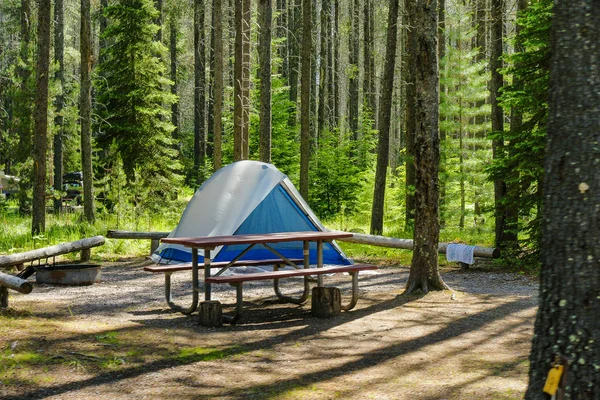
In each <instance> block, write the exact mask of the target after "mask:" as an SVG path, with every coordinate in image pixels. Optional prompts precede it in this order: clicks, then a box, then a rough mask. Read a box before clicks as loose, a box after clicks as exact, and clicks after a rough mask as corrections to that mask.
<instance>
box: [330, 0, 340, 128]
mask: <svg viewBox="0 0 600 400" xmlns="http://www.w3.org/2000/svg"><path fill="white" fill-rule="evenodd" d="M333 26H334V29H333V69H332V72H333V73H332V78H331V85H332V86H333V92H332V96H333V106H332V114H333V118H332V125H333V126H336V127H339V124H340V83H341V81H340V1H339V0H333Z"/></svg>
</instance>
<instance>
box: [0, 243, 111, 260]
mask: <svg viewBox="0 0 600 400" xmlns="http://www.w3.org/2000/svg"><path fill="white" fill-rule="evenodd" d="M105 241H106V239H105V238H104V236H94V237H91V238H85V239H81V240H76V241H74V242H67V243H61V244H57V245H54V246H49V247H43V248H41V249H36V250H31V251H26V252H24V253H15V254H10V255H6V256H0V267H12V266H15V265H23V264H24V263H26V262H30V261H35V260H41V259H43V258H50V257H55V256H59V255H61V254H67V253H73V252H76V251H81V261H89V259H90V249H91V248H92V247H97V246H102V245H103V244H104V242H105Z"/></svg>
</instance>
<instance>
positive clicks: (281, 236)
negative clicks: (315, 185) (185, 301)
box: [147, 231, 377, 321]
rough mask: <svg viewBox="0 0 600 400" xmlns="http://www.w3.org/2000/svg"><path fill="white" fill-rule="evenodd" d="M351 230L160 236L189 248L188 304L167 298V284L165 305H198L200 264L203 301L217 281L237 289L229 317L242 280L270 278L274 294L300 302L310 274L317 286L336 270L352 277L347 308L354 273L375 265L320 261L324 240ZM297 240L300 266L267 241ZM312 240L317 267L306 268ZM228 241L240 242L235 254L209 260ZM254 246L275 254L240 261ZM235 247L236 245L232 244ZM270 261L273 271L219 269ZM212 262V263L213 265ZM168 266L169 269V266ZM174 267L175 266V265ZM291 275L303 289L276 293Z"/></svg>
mask: <svg viewBox="0 0 600 400" xmlns="http://www.w3.org/2000/svg"><path fill="white" fill-rule="evenodd" d="M351 236H352V233H348V232H329V231H325V232H323V231H306V232H280V233H269V234H251V235H231V236H203V237H180V238H164V239H162V242H163V243H172V244H179V245H182V246H185V247H188V248H190V250H191V252H192V264H191V270H192V304H191V306H190V307H188V308H184V307H181V306H178V305H176V304H174V303H173V302H172V299H170V288H169V290H168V294H167V302H168V303H169V306H170V307H171V308H173V309H175V310H177V311H181V312H183V313H184V314H191V313H192V312H194V311H195V310H196V309H197V308H198V303H199V293H200V291H201V289H200V279H199V275H200V274H199V271H200V267H203V269H204V299H205V301H207V302H208V301H210V300H211V285H212V284H218V283H229V284H231V285H233V286H235V287H236V289H237V304H236V314H235V316H234V318H233V320H234V321H235V320H237V318H239V315H240V314H241V307H242V284H243V282H246V281H253V280H274V282H275V283H274V285H275V292H276V293H277V295H278V297H280V298H281V299H284V300H287V301H291V302H294V303H301V302H304V301H306V299H307V298H308V292H309V280H308V277H309V276H311V275H316V276H317V282H318V286H319V287H321V286H322V283H323V281H322V276H323V274H329V273H339V272H348V273H350V274H351V275H352V277H353V286H352V287H353V294H352V301H351V302H350V304H349V305H347V306H344V307H343V308H342V309H345V310H348V309H351V308H352V307H354V305H355V304H356V296H357V293H356V292H357V287H358V283H357V277H356V275H357V274H358V272H359V271H361V270H367V269H376V268H377V267H376V266H373V265H363V264H361V265H345V266H334V267H324V265H323V244H324V243H326V242H331V241H332V240H335V239H341V238H348V237H351ZM298 241H301V242H302V243H303V260H302V265H303V267H302V268H301V267H300V266H299V265H298V264H299V263H298V260H297V259H290V258H288V257H285V256H284V255H283V254H281V253H280V252H279V251H277V250H276V249H274V248H273V247H272V246H271V244H274V243H281V242H298ZM311 243H316V253H317V265H316V267H317V268H310V257H309V255H310V252H309V249H310V244H311ZM231 245H242V246H240V249H241V250H240V251H239V254H238V255H237V256H236V257H235V258H233V259H232V260H231V261H229V262H220V263H213V262H212V261H211V251H213V250H214V249H215V248H217V247H220V246H231ZM256 246H262V247H264V248H266V249H268V250H269V251H270V252H272V253H273V254H274V256H275V258H274V259H270V260H252V261H244V260H242V258H243V256H244V255H245V254H246V253H247V252H248V251H250V250H251V249H252V248H254V247H256ZM236 248H237V247H236ZM199 250H203V252H204V254H203V262H202V263H200V262H199ZM267 262H268V263H269V264H273V265H274V267H275V268H274V269H275V270H274V271H266V272H260V273H252V274H243V275H233V276H224V275H223V273H224V272H225V271H227V270H228V269H229V268H231V267H235V266H239V265H244V264H251V265H259V264H263V265H264V264H265V263H267ZM214 264H216V265H214ZM285 265H287V266H291V267H293V269H292V270H279V268H280V267H281V266H285ZM215 267H219V268H220V269H219V271H218V272H216V273H215V274H212V273H211V269H214V268H215ZM169 268H170V269H169ZM175 268H177V267H175ZM147 270H148V271H151V272H165V276H167V274H170V271H173V270H181V268H179V269H174V268H173V267H168V266H166V267H163V268H162V269H161V267H148V268H147ZM291 276H303V277H304V278H305V279H304V292H303V294H302V296H301V297H300V298H299V299H292V298H289V297H286V296H283V295H281V294H280V293H279V290H278V286H277V283H278V280H279V279H280V278H284V277H291Z"/></svg>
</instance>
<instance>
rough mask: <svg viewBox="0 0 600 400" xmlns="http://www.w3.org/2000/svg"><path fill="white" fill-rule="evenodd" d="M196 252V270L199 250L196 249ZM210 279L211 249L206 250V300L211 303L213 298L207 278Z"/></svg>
mask: <svg viewBox="0 0 600 400" xmlns="http://www.w3.org/2000/svg"><path fill="white" fill-rule="evenodd" d="M194 251H195V252H196V264H195V265H196V269H197V268H198V259H197V257H198V249H194ZM208 277H210V248H205V249H204V280H205V282H204V300H206V301H209V300H210V298H211V293H210V292H211V289H212V288H211V284H210V283H207V282H206V278H208Z"/></svg>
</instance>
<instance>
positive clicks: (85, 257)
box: [81, 249, 92, 262]
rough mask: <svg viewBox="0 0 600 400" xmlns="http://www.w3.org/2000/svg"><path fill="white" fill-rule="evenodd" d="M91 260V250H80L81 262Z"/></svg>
mask: <svg viewBox="0 0 600 400" xmlns="http://www.w3.org/2000/svg"><path fill="white" fill-rule="evenodd" d="M90 258H92V250H91V249H83V250H81V262H88V261H90Z"/></svg>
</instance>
